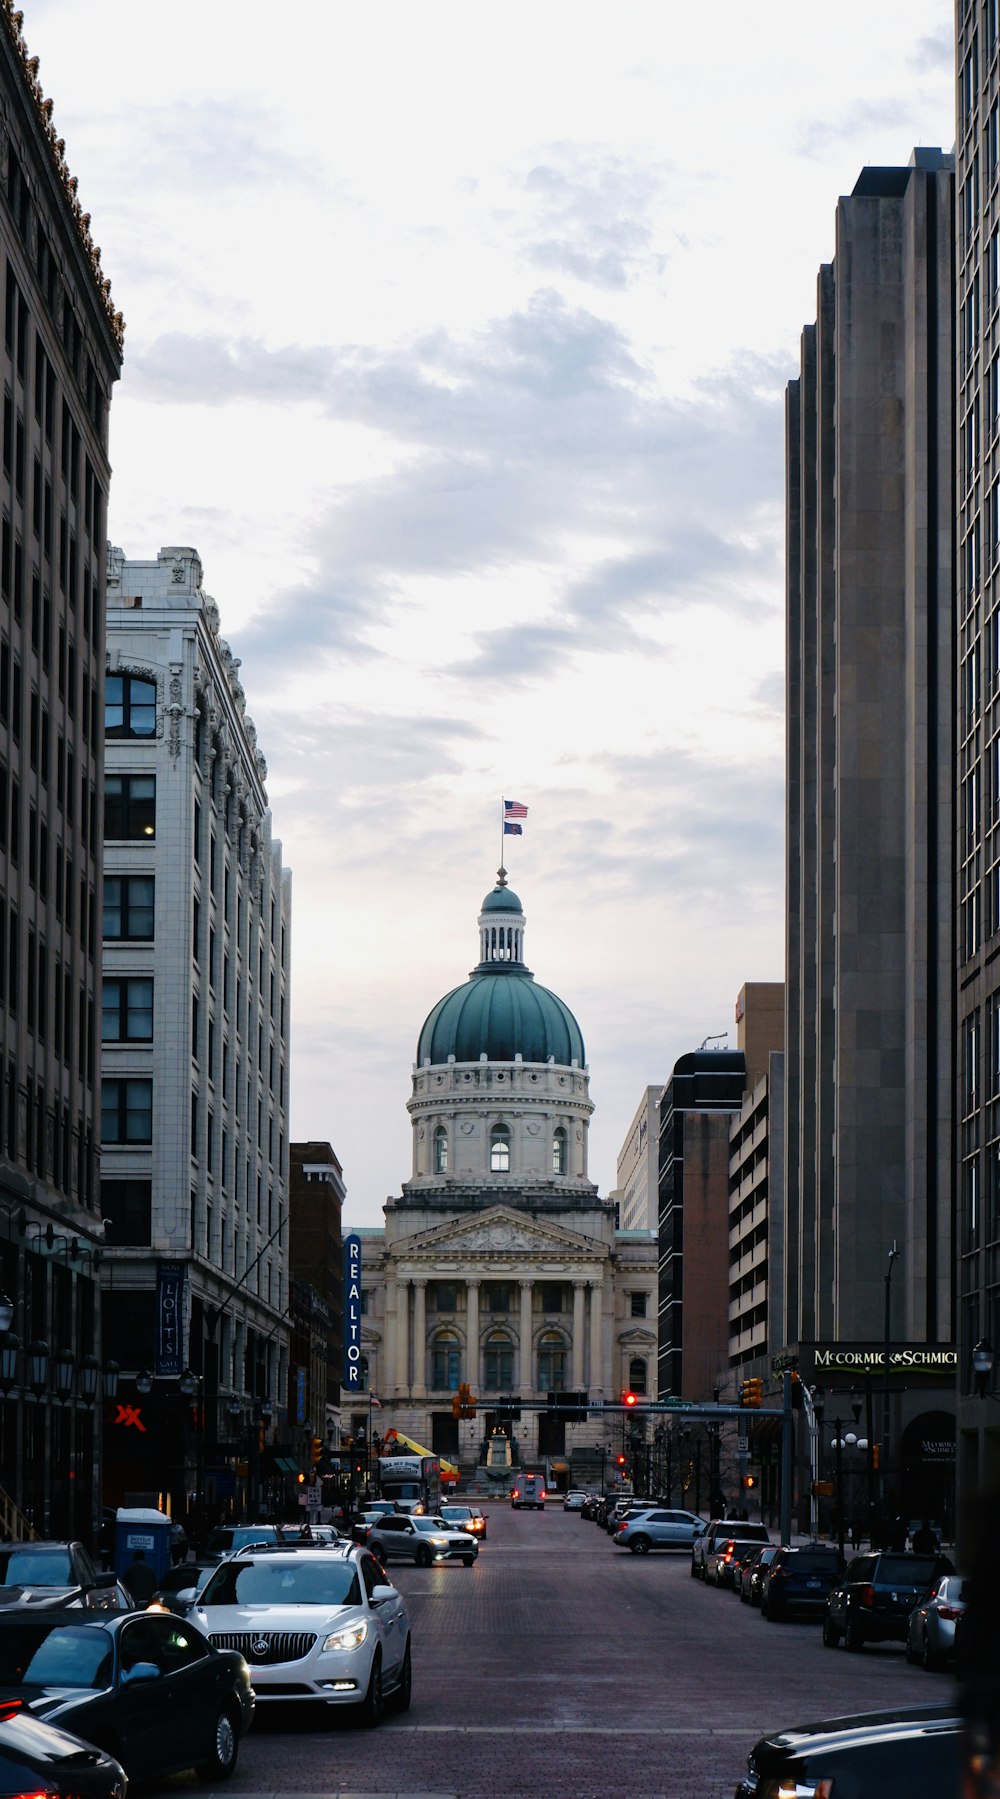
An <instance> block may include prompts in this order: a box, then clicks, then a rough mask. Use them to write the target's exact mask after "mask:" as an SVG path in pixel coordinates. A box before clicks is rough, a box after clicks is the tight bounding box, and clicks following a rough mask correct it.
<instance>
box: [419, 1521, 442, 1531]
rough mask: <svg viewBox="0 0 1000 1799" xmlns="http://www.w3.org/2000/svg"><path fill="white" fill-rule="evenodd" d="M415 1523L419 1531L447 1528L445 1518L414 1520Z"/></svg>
mask: <svg viewBox="0 0 1000 1799" xmlns="http://www.w3.org/2000/svg"><path fill="white" fill-rule="evenodd" d="M413 1522H414V1524H415V1525H416V1527H417V1529H418V1530H427V1531H434V1530H444V1529H445V1528H446V1526H445V1521H444V1519H443V1518H414V1520H413Z"/></svg>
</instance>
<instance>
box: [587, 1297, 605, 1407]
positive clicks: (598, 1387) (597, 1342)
mask: <svg viewBox="0 0 1000 1799" xmlns="http://www.w3.org/2000/svg"><path fill="white" fill-rule="evenodd" d="M603 1313H604V1282H603V1280H599V1281H591V1282H590V1391H591V1392H592V1393H604V1353H603V1350H604V1343H603V1337H604V1330H603V1325H604V1318H603ZM605 1397H607V1395H606V1394H605Z"/></svg>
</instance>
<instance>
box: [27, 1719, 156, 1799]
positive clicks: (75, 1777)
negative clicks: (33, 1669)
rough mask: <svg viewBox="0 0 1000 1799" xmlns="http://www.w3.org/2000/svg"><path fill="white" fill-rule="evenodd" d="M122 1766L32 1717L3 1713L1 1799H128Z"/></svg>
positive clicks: (126, 1783) (126, 1780)
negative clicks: (21, 1798)
mask: <svg viewBox="0 0 1000 1799" xmlns="http://www.w3.org/2000/svg"><path fill="white" fill-rule="evenodd" d="M127 1787H128V1776H127V1775H126V1773H125V1770H124V1768H123V1767H122V1765H121V1762H118V1761H115V1758H114V1756H112V1755H106V1754H105V1753H104V1751H103V1749H96V1748H95V1747H94V1746H93V1744H91V1743H83V1742H81V1741H80V1738H79V1737H75V1736H71V1735H70V1733H69V1731H67V1730H57V1729H56V1727H55V1725H54V1724H46V1723H44V1722H43V1721H42V1719H41V1718H34V1717H32V1715H31V1713H30V1712H28V1711H25V1710H24V1709H23V1707H22V1706H20V1705H10V1706H3V1707H0V1793H5V1794H7V1793H10V1794H26V1795H27V1794H29V1793H30V1794H35V1793H38V1794H43V1795H45V1799H49V1795H53V1799H125V1792H126V1789H127Z"/></svg>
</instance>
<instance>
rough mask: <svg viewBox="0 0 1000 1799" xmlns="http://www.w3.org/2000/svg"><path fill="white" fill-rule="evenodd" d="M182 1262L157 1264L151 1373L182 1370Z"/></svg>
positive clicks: (168, 1372) (176, 1373) (171, 1372)
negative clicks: (154, 1336)
mask: <svg viewBox="0 0 1000 1799" xmlns="http://www.w3.org/2000/svg"><path fill="white" fill-rule="evenodd" d="M183 1316H184V1264H183V1262H158V1263H157V1265H156V1344H155V1348H154V1353H153V1373H154V1374H164V1375H169V1376H177V1375H179V1374H183V1372H184V1356H183V1354H182V1350H183V1336H184V1329H183Z"/></svg>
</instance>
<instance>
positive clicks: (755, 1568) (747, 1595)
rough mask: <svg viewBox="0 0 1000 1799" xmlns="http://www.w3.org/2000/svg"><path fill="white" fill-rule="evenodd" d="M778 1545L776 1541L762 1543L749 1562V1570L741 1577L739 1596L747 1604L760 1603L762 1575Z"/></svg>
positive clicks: (776, 1551) (764, 1573) (765, 1571)
mask: <svg viewBox="0 0 1000 1799" xmlns="http://www.w3.org/2000/svg"><path fill="white" fill-rule="evenodd" d="M778 1547H779V1545H778V1544H777V1543H765V1544H763V1546H762V1547H761V1548H760V1549H758V1551H757V1554H756V1555H755V1556H754V1558H753V1561H752V1562H751V1563H750V1567H749V1570H748V1572H747V1573H746V1574H745V1575H744V1577H743V1587H742V1591H741V1592H740V1598H741V1599H745V1600H746V1603H747V1605H759V1604H760V1595H761V1590H762V1588H763V1585H764V1576H765V1575H766V1573H767V1571H768V1568H769V1567H770V1566H771V1563H772V1562H773V1560H774V1558H775V1556H776V1555H777V1553H778Z"/></svg>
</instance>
